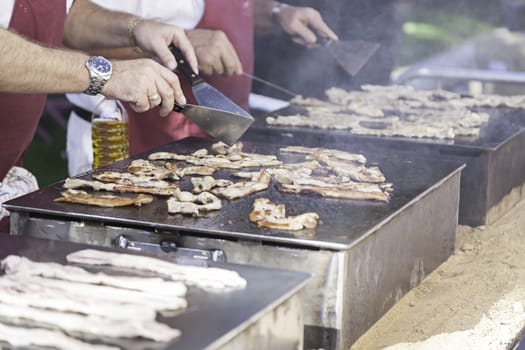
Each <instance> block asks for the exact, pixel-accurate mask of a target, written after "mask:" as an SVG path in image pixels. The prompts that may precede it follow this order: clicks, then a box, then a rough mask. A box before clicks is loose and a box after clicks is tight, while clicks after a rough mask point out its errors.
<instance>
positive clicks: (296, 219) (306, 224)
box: [250, 198, 319, 231]
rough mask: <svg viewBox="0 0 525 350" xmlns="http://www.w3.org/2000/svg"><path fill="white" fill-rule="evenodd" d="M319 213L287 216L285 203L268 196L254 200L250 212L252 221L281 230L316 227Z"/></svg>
mask: <svg viewBox="0 0 525 350" xmlns="http://www.w3.org/2000/svg"><path fill="white" fill-rule="evenodd" d="M318 220H319V215H318V214H317V213H313V212H310V213H303V214H300V215H297V216H288V217H287V216H286V209H285V206H284V204H279V205H276V204H274V203H273V202H271V201H270V200H269V199H267V198H257V199H256V200H255V201H254V202H253V210H252V211H251V212H250V221H251V222H255V223H257V226H259V227H266V228H270V229H279V230H293V231H297V230H302V229H305V228H310V229H313V228H316V227H317V222H318Z"/></svg>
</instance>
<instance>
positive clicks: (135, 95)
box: [102, 59, 186, 116]
mask: <svg viewBox="0 0 525 350" xmlns="http://www.w3.org/2000/svg"><path fill="white" fill-rule="evenodd" d="M112 64H113V74H112V75H111V78H110V79H109V80H108V82H107V83H106V85H104V88H103V89H102V95H104V96H106V97H109V98H115V99H119V100H121V101H125V102H129V103H130V105H131V107H132V108H133V109H134V110H135V111H137V112H139V113H140V112H145V111H147V110H149V109H152V108H154V107H156V106H158V105H160V115H161V116H166V115H168V114H169V113H170V112H171V111H172V110H173V102H174V101H176V102H177V103H178V104H181V105H183V104H185V103H186V99H185V97H184V94H183V93H182V89H181V87H180V84H179V79H178V78H177V75H176V74H175V73H173V72H172V71H171V70H169V69H168V68H166V67H164V66H162V65H160V64H158V63H157V62H155V61H153V60H151V59H138V60H126V61H113V62H112Z"/></svg>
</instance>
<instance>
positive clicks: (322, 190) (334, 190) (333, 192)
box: [280, 183, 390, 203]
mask: <svg viewBox="0 0 525 350" xmlns="http://www.w3.org/2000/svg"><path fill="white" fill-rule="evenodd" d="M362 185H363V184H362V183H354V184H352V186H343V185H341V186H333V187H318V186H311V185H288V184H281V186H280V190H281V191H283V192H288V193H317V194H320V195H321V196H323V197H332V198H346V199H359V200H376V201H380V202H385V203H387V202H388V201H389V200H390V195H389V194H388V193H385V192H384V191H383V190H382V189H381V187H380V186H377V188H372V187H371V186H366V187H365V186H362ZM368 185H377V184H368ZM369 187H370V188H369Z"/></svg>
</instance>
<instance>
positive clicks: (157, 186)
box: [64, 178, 178, 196]
mask: <svg viewBox="0 0 525 350" xmlns="http://www.w3.org/2000/svg"><path fill="white" fill-rule="evenodd" d="M158 181H159V180H156V181H154V182H153V181H151V182H148V183H147V184H146V183H142V184H140V185H124V184H116V183H103V182H100V181H92V180H83V179H71V178H68V179H66V181H65V182H64V188H68V189H73V188H79V187H91V188H92V189H94V190H95V191H100V190H104V191H108V192H130V193H148V194H156V195H160V196H171V195H172V194H173V192H174V191H175V190H176V189H177V188H178V186H177V185H175V184H168V183H167V182H165V181H163V182H158ZM166 184H168V185H166ZM146 185H147V186H146Z"/></svg>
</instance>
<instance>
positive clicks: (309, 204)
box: [4, 139, 461, 250]
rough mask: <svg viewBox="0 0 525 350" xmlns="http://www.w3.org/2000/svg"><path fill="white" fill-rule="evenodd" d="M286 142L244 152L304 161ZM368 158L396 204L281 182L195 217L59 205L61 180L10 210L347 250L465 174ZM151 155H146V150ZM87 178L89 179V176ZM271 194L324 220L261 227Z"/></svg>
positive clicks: (188, 144) (416, 162)
mask: <svg viewBox="0 0 525 350" xmlns="http://www.w3.org/2000/svg"><path fill="white" fill-rule="evenodd" d="M209 146H211V142H209V141H202V140H196V139H192V140H184V141H180V142H175V143H172V144H170V145H168V146H166V147H162V148H160V150H162V151H175V150H176V151H177V152H179V153H183V154H186V153H191V152H193V151H195V150H197V149H199V148H201V147H209ZM279 148H280V146H278V145H273V144H268V143H248V142H245V147H244V150H245V151H247V152H258V153H264V154H275V155H278V157H279V159H282V160H284V161H288V162H296V161H300V160H301V159H303V158H298V157H297V156H293V155H289V154H284V153H283V154H280V152H279ZM359 151H360V152H362V153H363V154H364V155H365V156H366V157H367V158H368V162H367V164H368V165H371V164H377V165H379V167H380V168H381V170H382V171H383V173H384V174H385V176H386V179H387V181H388V182H392V183H393V184H394V192H393V195H392V198H391V201H390V202H389V203H387V204H384V203H375V202H372V201H350V200H344V199H327V198H322V197H319V196H314V195H304V194H288V193H281V192H279V191H278V189H277V188H276V185H275V184H271V185H270V188H269V189H268V190H266V191H263V192H259V193H256V194H254V195H251V196H248V197H246V198H243V199H239V200H234V201H223V209H221V210H220V211H219V212H214V213H210V214H209V215H208V216H206V217H202V218H193V217H188V216H182V215H170V214H168V213H167V205H166V200H165V199H164V198H160V197H158V198H156V199H155V200H154V202H153V203H151V204H148V205H145V206H143V207H140V208H135V207H125V208H99V207H92V206H86V205H80V204H70V203H54V202H53V199H54V198H56V197H58V196H59V195H60V190H61V188H62V182H59V183H56V184H54V185H52V186H49V187H46V188H43V189H41V190H39V191H36V192H33V193H31V194H28V195H25V196H22V197H19V198H16V199H13V200H10V201H8V202H6V203H5V204H4V206H5V208H7V209H8V210H10V211H14V212H24V213H36V214H40V215H42V214H43V215H49V216H52V217H54V218H57V219H58V218H62V219H65V218H67V219H79V220H92V221H101V222H105V223H113V224H118V225H127V226H137V227H150V228H154V229H157V230H168V231H178V230H183V231H186V232H198V233H200V234H209V235H215V236H217V235H218V236H227V237H236V238H245V239H256V240H261V241H266V242H276V243H287V244H294V245H301V246H309V247H314V248H317V249H319V248H324V249H333V250H346V249H349V248H350V247H351V246H352V245H353V244H355V243H356V242H357V241H359V240H360V239H362V238H363V236H366V235H368V234H370V233H372V232H374V231H376V230H377V228H378V227H381V226H382V225H384V224H385V223H386V222H388V221H390V220H392V218H393V217H394V216H395V215H398V214H399V213H401V212H402V211H403V210H404V208H406V207H407V206H409V205H412V204H414V203H416V202H417V201H418V200H419V199H420V197H421V195H422V194H423V193H425V192H426V191H429V190H431V189H432V188H433V187H434V186H437V185H438V184H439V183H440V181H442V180H443V179H444V178H447V177H448V176H452V175H453V174H454V173H455V172H457V171H459V170H460V168H461V165H459V164H458V163H456V162H435V161H433V160H429V159H422V158H417V157H405V156H403V157H394V156H386V155H383V154H382V153H381V152H378V151H377V149H376V148H374V147H370V148H367V149H361V150H359ZM143 156H144V157H146V155H143ZM127 163H128V161H127V160H125V161H122V162H119V163H115V164H114V165H113V166H112V167H111V169H114V170H119V169H123V168H124V167H125V165H126V164H127ZM228 174H229V171H222V170H221V171H220V172H218V174H217V175H214V176H217V177H222V178H228V177H229V175H228ZM84 177H89V175H85V176H84ZM188 181H189V179H186V180H185V182H183V183H182V188H183V189H185V188H186V189H189V188H191V186H190V187H188V185H189V183H187V182H188ZM257 197H268V198H270V199H271V200H272V201H274V202H275V203H284V204H286V208H287V211H288V212H290V213H302V212H308V211H315V212H317V213H318V214H319V216H320V218H321V220H322V223H321V224H320V225H319V226H318V227H317V228H316V229H315V230H303V231H299V232H296V233H290V232H286V231H272V230H268V229H265V228H259V227H257V226H256V225H255V224H253V223H250V222H249V220H248V214H249V212H250V211H251V209H252V204H253V200H254V199H255V198H257Z"/></svg>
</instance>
